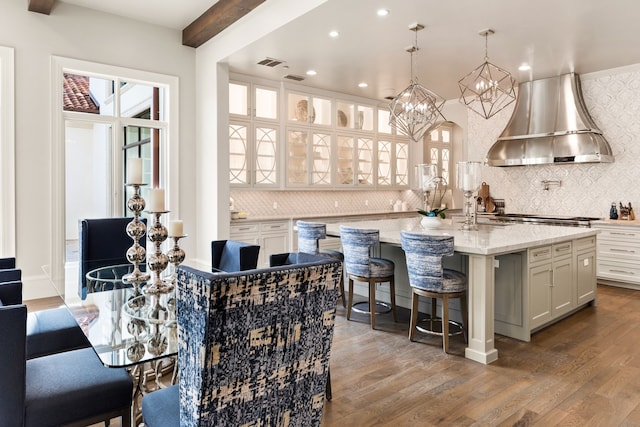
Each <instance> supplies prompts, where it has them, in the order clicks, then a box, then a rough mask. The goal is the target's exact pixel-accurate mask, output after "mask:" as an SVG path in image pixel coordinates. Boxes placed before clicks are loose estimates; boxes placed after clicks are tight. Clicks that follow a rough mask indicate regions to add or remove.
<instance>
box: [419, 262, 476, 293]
mask: <svg viewBox="0 0 640 427" xmlns="http://www.w3.org/2000/svg"><path fill="white" fill-rule="evenodd" d="M442 275H443V277H442V279H440V278H429V279H428V280H425V283H424V286H414V285H411V286H413V287H415V288H416V289H423V290H425V291H429V292H438V293H443V294H444V293H449V292H463V291H466V290H467V276H465V275H464V274H463V273H460V272H459V271H455V270H449V269H447V268H445V269H443V270H442Z"/></svg>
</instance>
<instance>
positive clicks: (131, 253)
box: [122, 184, 151, 295]
mask: <svg viewBox="0 0 640 427" xmlns="http://www.w3.org/2000/svg"><path fill="white" fill-rule="evenodd" d="M142 185H144V184H127V186H130V187H133V196H131V198H129V200H127V207H128V208H129V209H130V210H131V211H132V212H133V220H131V222H129V224H127V229H126V232H127V235H128V236H129V237H131V238H132V239H133V246H131V247H130V248H129V249H128V250H127V254H126V255H127V260H128V261H129V262H130V263H131V264H133V271H132V272H131V273H128V274H125V275H124V276H123V277H122V281H123V282H124V283H127V284H131V285H133V288H134V295H140V286H142V285H144V284H145V283H146V282H147V281H148V280H149V279H150V278H151V275H150V274H149V273H147V272H143V271H141V270H140V264H141V263H143V262H144V261H145V259H146V249H145V248H144V247H143V246H142V245H140V243H139V241H140V239H141V238H142V237H143V236H144V234H145V233H146V228H147V227H146V226H145V224H144V222H142V221H140V212H142V211H143V210H144V207H145V204H146V203H145V200H144V199H143V198H142V197H141V196H140V187H141V186H142Z"/></svg>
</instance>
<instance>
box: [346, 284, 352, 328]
mask: <svg viewBox="0 0 640 427" xmlns="http://www.w3.org/2000/svg"><path fill="white" fill-rule="evenodd" d="M352 305H353V279H352V278H351V277H349V302H348V303H347V320H351V306H352Z"/></svg>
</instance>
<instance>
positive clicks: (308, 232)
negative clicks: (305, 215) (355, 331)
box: [296, 221, 347, 307]
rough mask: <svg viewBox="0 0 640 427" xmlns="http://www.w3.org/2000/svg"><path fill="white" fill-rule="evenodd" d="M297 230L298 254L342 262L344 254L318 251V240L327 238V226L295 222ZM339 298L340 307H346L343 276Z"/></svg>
mask: <svg viewBox="0 0 640 427" xmlns="http://www.w3.org/2000/svg"><path fill="white" fill-rule="evenodd" d="M296 227H297V228H298V252H302V253H306V254H314V255H325V256H328V257H331V258H335V259H338V260H340V261H342V262H344V254H343V253H342V252H340V251H334V250H331V249H320V243H319V240H320V239H326V238H327V225H326V224H322V223H319V222H306V221H298V222H296ZM339 286H340V297H341V298H342V306H343V307H346V306H347V303H346V300H345V297H344V275H343V277H342V278H341V279H340V285H339Z"/></svg>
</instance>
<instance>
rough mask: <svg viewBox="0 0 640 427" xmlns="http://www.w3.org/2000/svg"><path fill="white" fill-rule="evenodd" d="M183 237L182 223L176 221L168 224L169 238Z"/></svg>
mask: <svg viewBox="0 0 640 427" xmlns="http://www.w3.org/2000/svg"><path fill="white" fill-rule="evenodd" d="M183 235H184V233H183V223H182V221H181V220H179V219H177V220H175V221H171V222H169V237H182V236H183Z"/></svg>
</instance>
